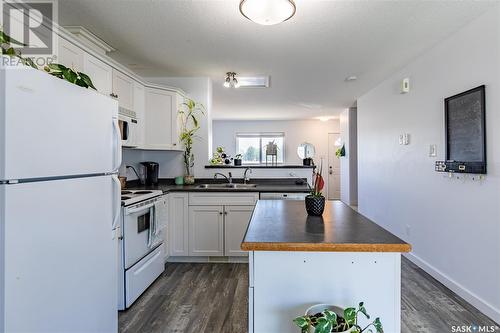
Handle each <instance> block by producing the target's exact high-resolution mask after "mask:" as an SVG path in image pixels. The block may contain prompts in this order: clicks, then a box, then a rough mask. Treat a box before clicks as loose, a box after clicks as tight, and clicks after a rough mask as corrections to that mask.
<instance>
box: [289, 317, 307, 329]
mask: <svg viewBox="0 0 500 333" xmlns="http://www.w3.org/2000/svg"><path fill="white" fill-rule="evenodd" d="M293 322H294V323H295V325H297V326H298V327H300V328H302V329H303V328H307V327H309V322H308V321H307V319H306V318H305V317H303V316H302V317H297V318H295V319H294V320H293Z"/></svg>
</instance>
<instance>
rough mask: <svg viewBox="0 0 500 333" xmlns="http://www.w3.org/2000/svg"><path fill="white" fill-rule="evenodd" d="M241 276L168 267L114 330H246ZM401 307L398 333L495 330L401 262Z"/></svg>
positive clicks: (215, 268)
mask: <svg viewBox="0 0 500 333" xmlns="http://www.w3.org/2000/svg"><path fill="white" fill-rule="evenodd" d="M247 274H248V268H247V265H246V264H177V263H171V264H168V265H167V268H166V270H165V272H164V273H163V275H162V276H161V277H160V278H159V279H158V280H157V281H156V282H155V283H154V284H153V285H152V286H151V287H150V288H149V289H148V290H147V291H146V293H145V294H144V295H142V296H141V297H140V298H139V300H137V302H136V303H135V304H134V305H133V306H132V307H131V308H130V309H129V310H127V311H125V312H122V313H121V314H120V317H119V322H120V332H127V333H136V332H141V333H149V332H186V333H192V332H196V333H202V332H210V333H216V332H231V333H233V332H234V333H240V332H246V331H247V304H248V303H247V302H248V300H247V292H248V289H247V288H248V280H247ZM401 305H402V323H401V331H402V332H404V333H415V332H436V333H440V332H451V325H469V324H471V323H474V324H478V325H493V326H496V324H495V323H494V322H492V321H491V320H490V319H488V318H487V317H485V316H484V315H482V314H481V313H480V312H478V311H477V310H476V309H474V308H473V307H472V306H470V305H469V304H467V303H466V302H465V301H464V300H463V299H461V298H460V297H458V296H457V295H455V294H454V293H453V292H451V291H450V290H449V289H447V288H446V287H444V286H443V285H442V284H440V283H439V282H437V281H436V280H434V279H433V278H432V277H431V276H429V275H428V274H426V273H425V272H424V271H422V270H421V269H420V268H418V267H417V266H415V265H414V264H412V263H411V262H410V261H408V260H406V259H404V258H403V261H402V302H401ZM297 332H298V331H297ZM388 333H390V332H388Z"/></svg>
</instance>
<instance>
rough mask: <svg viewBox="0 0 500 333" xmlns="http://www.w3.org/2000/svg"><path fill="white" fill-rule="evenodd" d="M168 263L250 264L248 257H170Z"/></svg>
mask: <svg viewBox="0 0 500 333" xmlns="http://www.w3.org/2000/svg"><path fill="white" fill-rule="evenodd" d="M167 262H185V263H217V264H223V263H229V264H248V257H172V256H170V257H168V259H167Z"/></svg>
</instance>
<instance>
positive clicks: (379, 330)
mask: <svg viewBox="0 0 500 333" xmlns="http://www.w3.org/2000/svg"><path fill="white" fill-rule="evenodd" d="M373 326H375V329H376V330H377V333H384V328H383V327H382V323H381V322H380V318H378V317H377V318H375V320H374V321H373Z"/></svg>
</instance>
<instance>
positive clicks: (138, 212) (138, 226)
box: [118, 190, 167, 310]
mask: <svg viewBox="0 0 500 333" xmlns="http://www.w3.org/2000/svg"><path fill="white" fill-rule="evenodd" d="M121 194H122V196H121V201H122V213H121V223H120V230H121V235H120V237H119V239H120V242H119V252H120V257H119V262H118V309H119V310H125V309H126V308H128V307H130V306H131V305H132V303H134V302H135V301H136V300H137V298H139V296H140V295H141V294H142V293H143V292H144V291H145V290H146V289H147V288H148V287H149V285H151V283H153V281H154V280H155V279H156V278H158V276H159V275H160V274H161V273H162V272H163V270H164V268H165V262H164V257H165V255H164V252H165V244H164V239H163V236H162V234H163V232H162V230H163V229H164V228H165V223H163V222H164V219H163V218H162V216H165V215H166V214H167V213H166V212H165V211H164V207H165V205H164V202H165V199H164V198H163V197H162V194H163V192H162V191H160V190H123V191H122V193H121ZM162 221H163V222H162Z"/></svg>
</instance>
